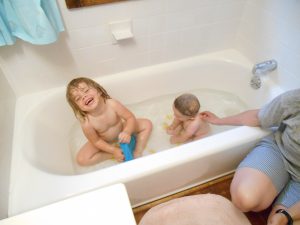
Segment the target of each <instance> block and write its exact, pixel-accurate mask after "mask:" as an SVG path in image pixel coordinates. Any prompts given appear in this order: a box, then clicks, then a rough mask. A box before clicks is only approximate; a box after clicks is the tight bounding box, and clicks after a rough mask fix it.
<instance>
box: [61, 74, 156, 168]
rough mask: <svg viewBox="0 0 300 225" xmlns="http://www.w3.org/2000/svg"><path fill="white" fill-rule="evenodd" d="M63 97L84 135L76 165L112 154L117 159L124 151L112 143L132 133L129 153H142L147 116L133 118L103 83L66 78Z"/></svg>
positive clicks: (124, 140) (128, 139)
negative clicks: (132, 145) (67, 81)
mask: <svg viewBox="0 0 300 225" xmlns="http://www.w3.org/2000/svg"><path fill="white" fill-rule="evenodd" d="M66 97H67V100H68V103H69V104H70V106H71V107H72V109H73V111H74V113H75V116H76V118H77V119H78V120H79V122H80V125H81V128H82V131H83V133H84V134H85V136H86V138H87V139H88V141H87V143H85V144H84V145H83V146H82V147H81V149H80V150H79V152H78V154H77V156H76V160H77V163H78V164H79V165H81V166H89V165H94V164H96V163H99V162H101V161H104V160H106V159H110V158H112V157H114V158H115V159H116V160H117V161H120V162H121V161H123V160H124V155H123V153H122V151H121V149H120V148H119V147H118V146H117V145H116V144H115V143H116V142H119V143H131V142H132V141H133V140H134V138H135V137H136V145H135V148H134V152H133V156H134V158H136V157H139V156H140V155H141V154H142V152H143V150H144V148H145V146H146V143H147V141H148V139H149V136H150V134H151V130H152V123H151V121H150V120H148V119H141V118H138V119H137V118H135V116H134V114H133V113H132V112H131V111H129V110H128V109H127V108H126V107H125V106H124V105H123V104H121V103H120V102H119V101H117V100H115V99H112V98H111V97H110V96H109V95H108V93H107V92H106V90H105V89H104V88H103V87H101V86H100V85H99V84H98V83H96V82H95V81H93V80H91V79H89V78H86V77H79V78H76V79H73V80H72V81H70V83H69V84H68V86H67V91H66Z"/></svg>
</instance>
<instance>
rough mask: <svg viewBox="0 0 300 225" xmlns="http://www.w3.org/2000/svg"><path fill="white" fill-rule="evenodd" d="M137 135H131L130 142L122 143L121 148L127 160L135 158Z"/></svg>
mask: <svg viewBox="0 0 300 225" xmlns="http://www.w3.org/2000/svg"><path fill="white" fill-rule="evenodd" d="M135 139H136V138H135V135H132V136H131V139H130V143H129V144H128V143H120V147H121V150H122V152H123V154H124V157H125V161H129V160H132V159H133V151H134V149H135V143H136V140H135Z"/></svg>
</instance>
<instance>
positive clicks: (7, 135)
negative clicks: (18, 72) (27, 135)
mask: <svg viewBox="0 0 300 225" xmlns="http://www.w3.org/2000/svg"><path fill="white" fill-rule="evenodd" d="M15 103H16V96H15V94H14V93H13V91H12V89H11V87H10V86H9V84H8V82H7V80H6V78H5V77H4V74H3V72H2V70H1V68H0V104H1V107H0V118H1V126H0V134H1V135H0V177H1V182H0V183H1V185H0V219H2V218H5V217H7V209H8V193H9V191H8V189H9V173H10V161H11V160H10V159H11V146H12V136H13V127H14V109H15Z"/></svg>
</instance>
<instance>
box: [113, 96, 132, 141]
mask: <svg viewBox="0 0 300 225" xmlns="http://www.w3.org/2000/svg"><path fill="white" fill-rule="evenodd" d="M110 105H111V107H112V108H113V109H114V110H115V112H116V113H117V114H118V116H120V118H121V119H122V120H123V121H124V126H123V131H122V132H121V133H120V134H119V136H118V138H119V142H121V143H129V142H130V139H131V135H132V134H133V133H134V132H136V123H137V122H136V118H135V116H134V114H133V113H132V112H131V111H129V110H128V109H127V108H126V107H125V106H124V105H123V104H121V103H120V102H119V101H117V100H114V99H111V101H110Z"/></svg>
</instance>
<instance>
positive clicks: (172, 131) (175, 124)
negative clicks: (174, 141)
mask: <svg viewBox="0 0 300 225" xmlns="http://www.w3.org/2000/svg"><path fill="white" fill-rule="evenodd" d="M181 123H182V122H181V121H179V120H178V119H176V118H174V119H173V121H172V123H171V125H170V126H168V127H167V134H169V135H175V134H176V133H178V130H176V129H177V128H178V127H179V125H180V124H181Z"/></svg>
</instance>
